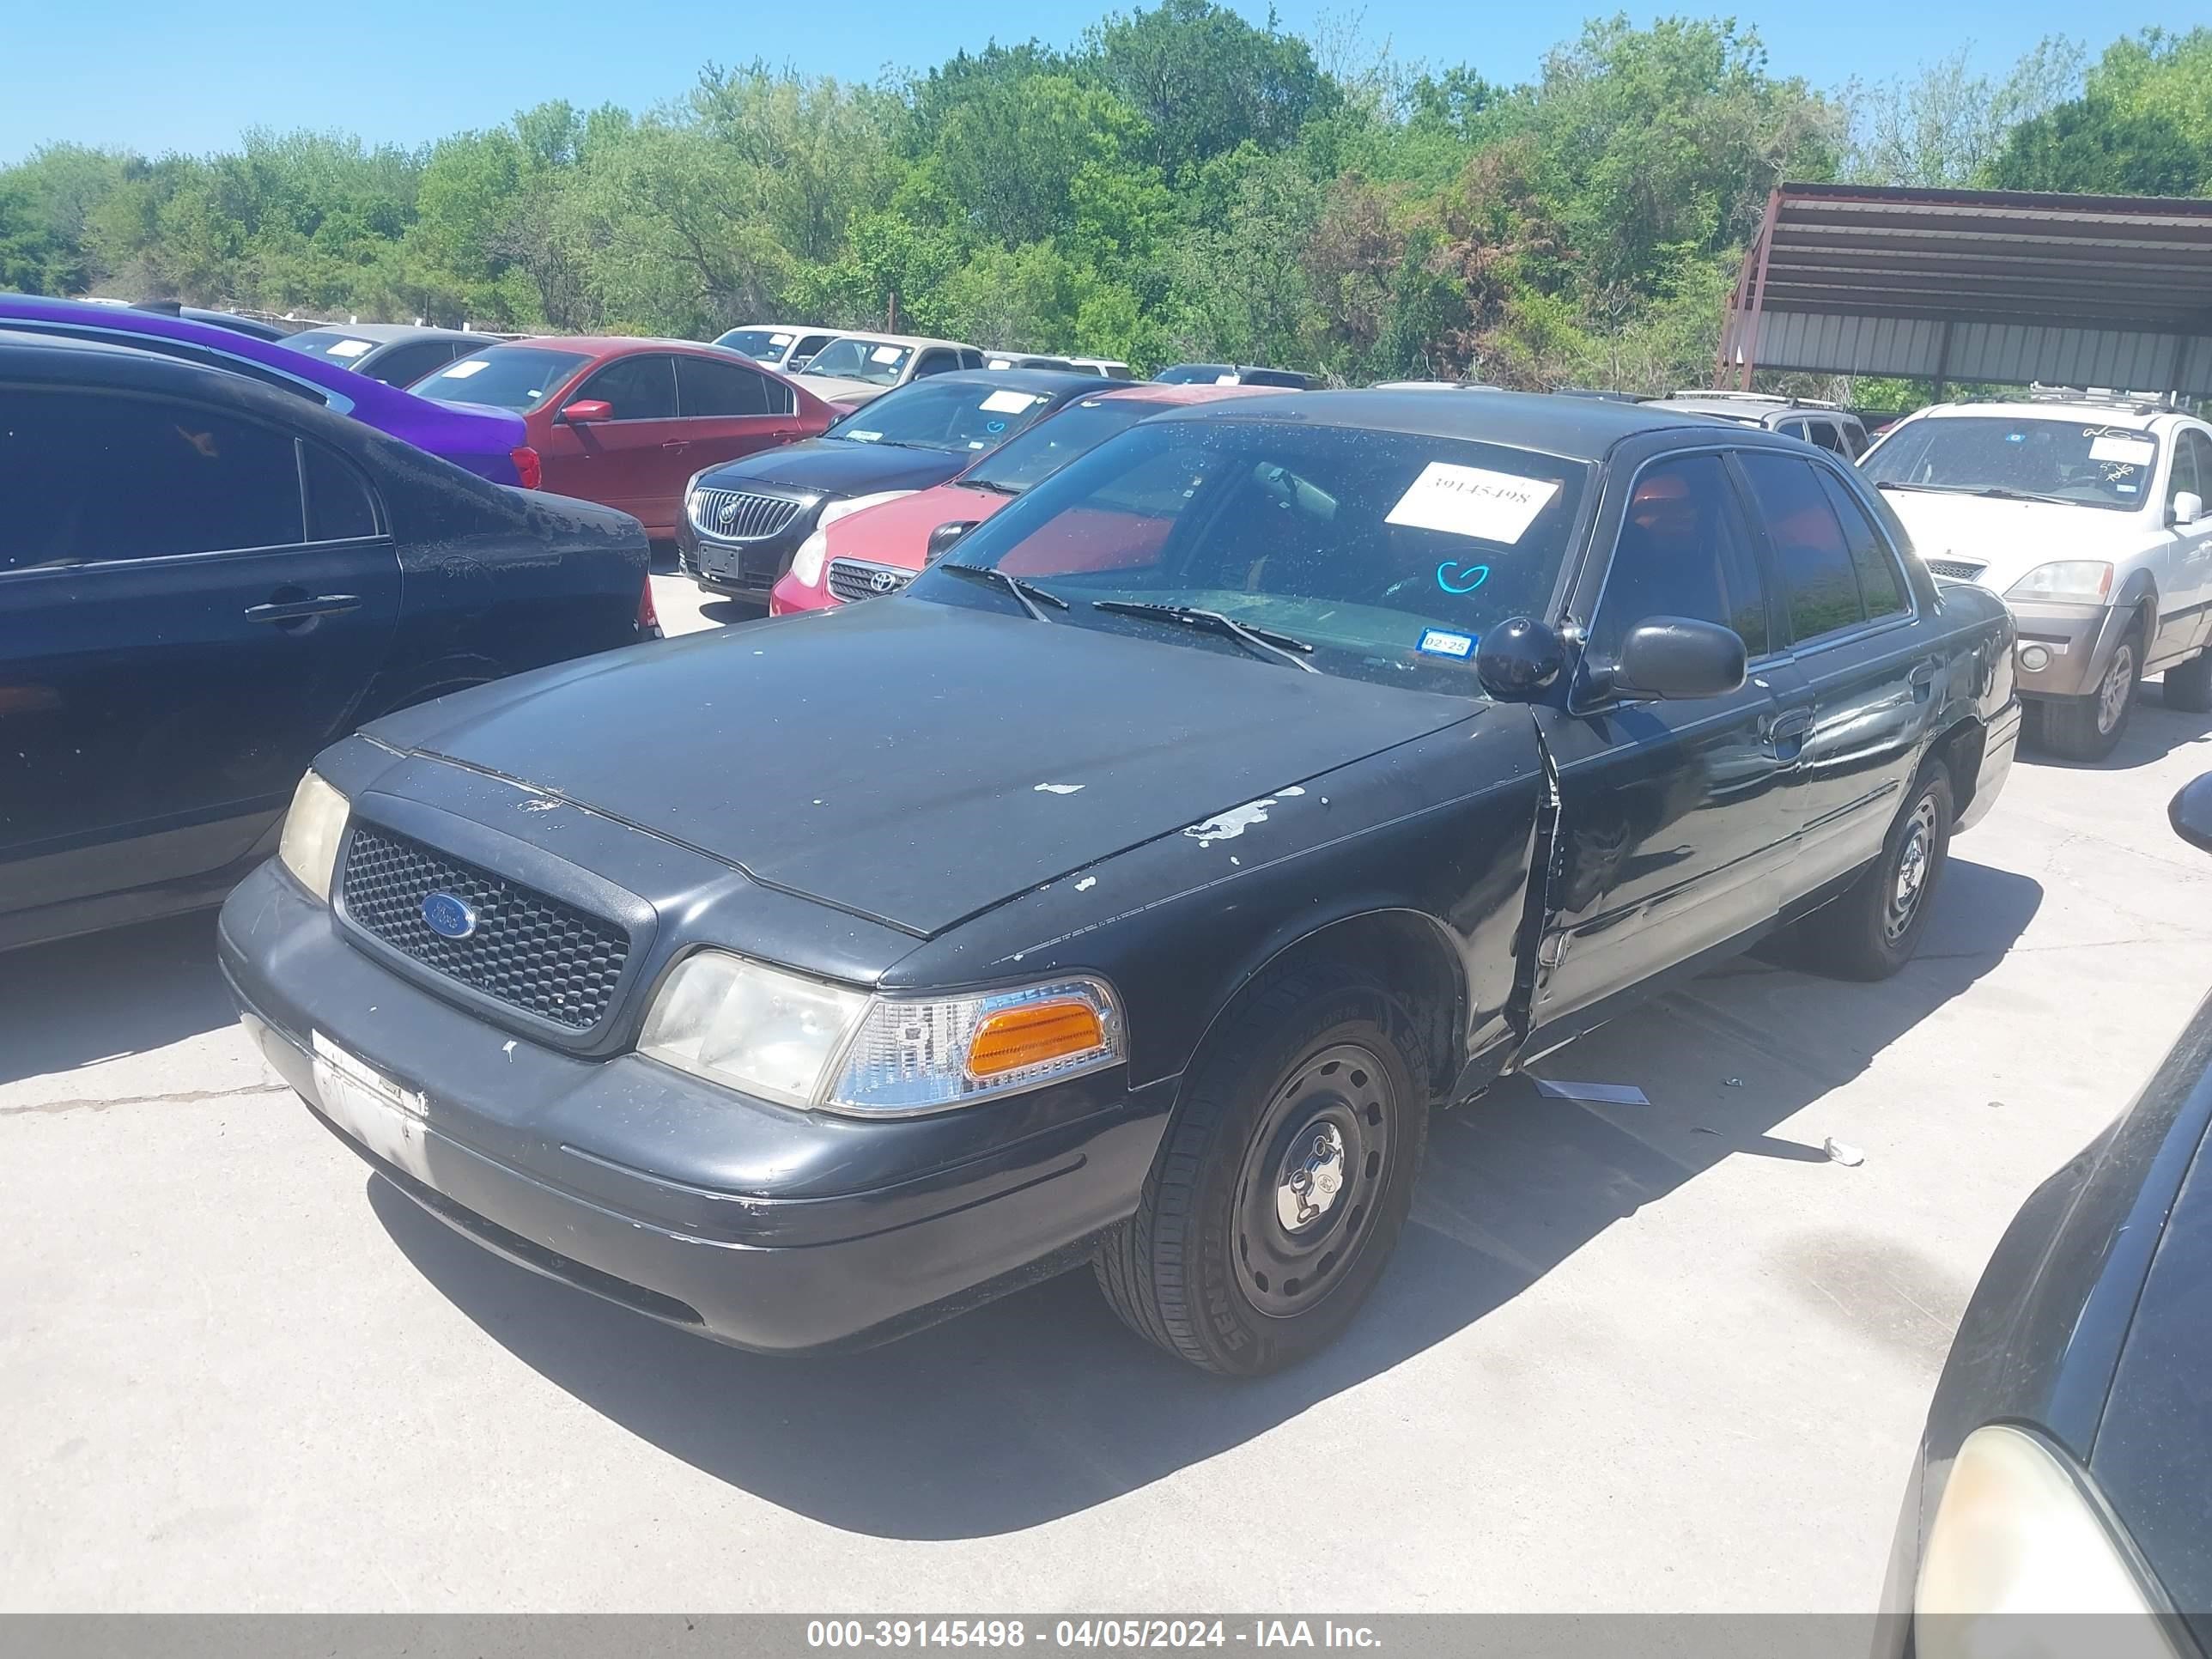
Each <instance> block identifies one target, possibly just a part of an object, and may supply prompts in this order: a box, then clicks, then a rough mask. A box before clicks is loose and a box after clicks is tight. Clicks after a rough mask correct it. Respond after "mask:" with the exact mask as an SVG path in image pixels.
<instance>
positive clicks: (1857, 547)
mask: <svg viewBox="0 0 2212 1659" xmlns="http://www.w3.org/2000/svg"><path fill="white" fill-rule="evenodd" d="M1820 488H1821V489H1823V490H1825V491H1826V493H1827V497H1828V505H1829V506H1830V507H1833V508H1835V510H1836V521H1837V522H1838V524H1840V525H1842V526H1843V527H1844V545H1845V546H1846V547H1848V548H1850V554H1851V568H1853V569H1855V570H1856V571H1857V572H1858V578H1859V594H1860V597H1861V598H1863V599H1865V601H1866V613H1867V615H1868V616H1869V617H1895V616H1900V615H1902V614H1903V613H1904V612H1905V609H1906V605H1905V581H1904V579H1903V578H1902V577H1900V576H1899V574H1897V561H1896V560H1895V559H1893V558H1892V557H1891V556H1890V552H1889V548H1888V546H1887V544H1885V543H1884V542H1883V541H1882V539H1881V536H1880V535H1879V534H1878V533H1877V532H1875V527H1874V520H1871V519H1869V518H1868V517H1867V515H1866V509H1865V508H1864V507H1861V506H1860V505H1859V504H1858V502H1857V501H1855V500H1853V499H1852V496H1851V493H1850V490H1848V489H1844V486H1843V485H1842V484H1841V483H1838V481H1837V480H1836V479H1835V478H1834V477H1832V475H1830V474H1829V473H1827V472H1825V471H1824V472H1822V473H1820Z"/></svg>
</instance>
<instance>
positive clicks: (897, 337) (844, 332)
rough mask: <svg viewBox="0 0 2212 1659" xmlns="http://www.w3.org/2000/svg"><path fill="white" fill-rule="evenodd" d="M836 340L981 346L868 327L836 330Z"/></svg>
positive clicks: (957, 347) (962, 347) (975, 348)
mask: <svg viewBox="0 0 2212 1659" xmlns="http://www.w3.org/2000/svg"><path fill="white" fill-rule="evenodd" d="M836 340H866V341H869V342H871V343H873V344H876V345H896V346H917V347H918V346H951V348H952V349H954V350H955V351H980V350H981V349H982V348H981V346H971V345H969V344H967V343H965V342H963V341H960V340H939V339H937V338H935V337H933V336H930V335H927V334H878V333H877V332H876V331H875V330H873V329H870V328H848V329H840V330H837V331H836V339H835V340H832V341H831V342H830V343H831V344H833V345H834V344H836Z"/></svg>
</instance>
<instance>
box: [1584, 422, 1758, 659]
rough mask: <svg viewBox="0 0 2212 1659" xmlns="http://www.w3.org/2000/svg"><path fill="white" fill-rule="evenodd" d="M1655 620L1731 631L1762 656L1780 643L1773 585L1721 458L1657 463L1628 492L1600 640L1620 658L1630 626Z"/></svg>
mask: <svg viewBox="0 0 2212 1659" xmlns="http://www.w3.org/2000/svg"><path fill="white" fill-rule="evenodd" d="M1651 617H1692V618H1694V619H1695V620H1697V621H1699V622H1710V623H1719V624H1720V625H1721V626H1722V627H1723V628H1732V629H1735V631H1736V633H1737V634H1738V635H1741V638H1742V640H1743V647H1744V649H1745V651H1746V652H1747V653H1749V654H1750V655H1752V656H1753V657H1758V656H1761V655H1764V654H1765V653H1766V651H1767V650H1768V649H1769V648H1770V647H1771V641H1770V639H1769V637H1768V629H1767V618H1766V588H1765V582H1764V581H1763V580H1761V579H1760V576H1759V561H1758V559H1757V558H1756V557H1754V556H1753V553H1752V550H1751V543H1750V538H1749V537H1748V536H1747V534H1746V532H1745V530H1744V527H1743V522H1742V519H1741V514H1740V513H1739V512H1738V511H1737V507H1736V501H1735V486H1734V485H1733V484H1731V483H1729V477H1728V470H1727V468H1726V467H1724V466H1723V465H1722V464H1721V459H1720V457H1719V456H1717V455H1686V456H1683V457H1682V458H1681V459H1679V460H1671V461H1658V462H1655V463H1653V464H1652V465H1650V466H1647V467H1645V468H1644V471H1642V472H1641V473H1640V474H1639V475H1638V477H1637V480H1636V487H1635V489H1633V490H1632V491H1631V493H1630V495H1629V498H1628V507H1627V508H1626V512H1625V513H1623V514H1622V517H1621V524H1620V540H1619V541H1618V542H1616V543H1615V544H1614V545H1613V563H1612V565H1611V567H1610V568H1608V569H1607V572H1606V578H1605V592H1604V593H1603V595H1602V596H1601V598H1600V599H1599V600H1598V608H1597V621H1596V623H1595V626H1594V627H1593V628H1592V629H1591V630H1590V635H1591V641H1592V643H1593V645H1594V646H1595V648H1596V650H1597V651H1598V652H1599V653H1601V654H1602V655H1604V656H1607V657H1618V656H1619V655H1620V646H1621V641H1623V640H1624V639H1626V637H1627V635H1628V630H1629V629H1632V628H1633V627H1635V626H1636V625H1637V623H1640V622H1644V621H1647V620H1649V619H1650V618H1651Z"/></svg>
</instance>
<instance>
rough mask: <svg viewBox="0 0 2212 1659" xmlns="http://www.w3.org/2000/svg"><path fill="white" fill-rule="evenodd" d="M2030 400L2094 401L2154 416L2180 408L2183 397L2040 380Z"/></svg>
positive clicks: (2030, 391)
mask: <svg viewBox="0 0 2212 1659" xmlns="http://www.w3.org/2000/svg"><path fill="white" fill-rule="evenodd" d="M2027 400H2028V402H2030V403H2032V404H2094V405H2095V406H2096V407H2098V408H2100V409H2124V410H2127V411H2128V412H2129V413H2130V414H2131V415H2155V414H2157V413H2159V412H2160V410H2178V409H2179V408H2181V406H2182V402H2181V399H2180V398H2178V397H2176V396H2175V395H2174V394H2173V393H2172V392H2120V391H2115V390H2114V389H2113V388H2112V387H2111V386H2047V385H2044V384H2042V383H2040V382H2039V383H2037V384H2035V385H2033V386H2029V387H2028V389H2027Z"/></svg>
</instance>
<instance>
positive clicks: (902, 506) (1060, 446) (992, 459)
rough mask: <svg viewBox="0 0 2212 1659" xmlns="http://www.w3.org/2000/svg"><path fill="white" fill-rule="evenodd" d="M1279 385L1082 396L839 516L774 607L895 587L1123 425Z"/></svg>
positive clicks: (803, 606)
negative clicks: (916, 486) (945, 477)
mask: <svg viewBox="0 0 2212 1659" xmlns="http://www.w3.org/2000/svg"><path fill="white" fill-rule="evenodd" d="M1282 389H1283V388H1281V387H1279V386H1164V385H1161V384H1159V383H1158V382H1157V381H1150V380H1147V381H1145V382H1142V383H1140V384H1139V385H1136V386H1129V387H1128V388H1127V389H1126V390H1115V391H1113V392H1100V393H1098V394H1097V396H1096V397H1091V398H1077V399H1076V400H1075V401H1074V402H1073V403H1071V404H1068V405H1067V407H1066V408H1065V409H1063V410H1060V411H1059V412H1058V413H1057V414H1054V415H1049V416H1046V417H1045V418H1044V419H1043V420H1042V421H1039V422H1037V423H1036V425H1035V426H1033V427H1031V428H1030V429H1029V430H1028V431H1026V432H1024V433H1022V434H1020V435H1018V436H1016V437H1012V438H1009V439H1008V440H1007V441H1006V442H1005V443H1003V444H1001V445H1000V447H998V448H996V449H994V450H993V451H992V452H991V453H989V454H987V455H986V456H984V457H983V458H982V459H981V460H979V461H977V462H976V463H975V465H973V466H971V467H969V469H968V470H967V471H965V472H963V473H962V474H961V475H960V476H959V477H957V478H954V479H953V480H951V482H950V483H941V484H939V485H938V486H937V487H936V488H935V489H924V490H921V491H918V492H916V493H915V494H913V495H902V496H900V497H899V498H898V499H897V500H896V501H885V502H884V504H883V505H882V506H881V507H868V508H866V510H864V511H862V512H859V513H853V514H851V515H850V516H849V517H847V518H842V519H839V520H836V521H835V522H833V523H831V524H830V525H829V526H828V527H827V528H826V529H824V530H823V531H822V532H821V533H820V535H819V537H818V538H809V540H810V544H811V542H812V541H814V540H817V539H818V540H819V541H820V543H821V544H822V545H821V546H820V547H818V548H817V547H812V546H811V545H810V546H807V547H802V548H800V549H799V556H798V557H796V558H794V559H793V561H792V563H791V568H790V569H789V570H787V571H786V572H785V573H784V575H783V578H782V580H780V581H778V582H777V583H776V585H775V591H774V592H771V593H770V594H769V605H768V613H769V616H771V617H781V616H785V615H787V614H788V613H789V612H791V611H819V610H821V609H822V608H823V607H824V606H825V605H843V604H845V603H847V602H848V601H850V600H853V599H872V598H874V597H875V596H876V595H877V594H878V593H894V592H897V591H898V590H899V589H900V588H902V587H904V586H906V585H907V584H908V582H910V581H912V580H914V579H915V575H917V574H919V573H920V572H921V568H922V567H923V566H924V565H926V564H927V563H928V562H930V561H931V560H932V559H933V558H934V557H936V556H938V555H939V554H940V553H943V552H944V551H945V550H946V549H947V548H949V547H951V545H952V544H953V542H954V541H956V540H957V539H958V538H959V537H960V536H962V535H963V534H965V533H966V532H967V531H969V530H970V529H972V528H974V527H975V526H976V525H979V524H981V522H982V521H983V520H986V519H987V518H989V517H990V516H991V515H992V514H993V513H996V512H997V511H998V510H999V509H1000V507H1004V506H1005V505H1006V503H1007V502H1008V501H1012V500H1013V499H1014V497H1015V496H1017V495H1020V494H1021V493H1022V492H1023V491H1024V490H1025V489H1028V488H1029V487H1030V485H1031V484H1034V483H1039V482H1041V481H1042V480H1043V479H1045V478H1048V477H1051V476H1052V474H1054V472H1057V471H1060V468H1061V467H1063V466H1065V465H1067V464H1068V463H1069V462H1070V461H1072V460H1073V459H1075V458H1076V457H1077V456H1079V455H1081V454H1084V453H1087V452H1089V451H1090V450H1092V449H1095V448H1097V447H1098V446H1099V445H1100V444H1102V443H1104V442H1105V441H1106V440H1107V439H1109V438H1110V437H1112V436H1113V435H1115V433H1117V432H1119V431H1121V429H1122V428H1124V427H1128V426H1133V425H1135V424H1136V423H1137V422H1139V421H1141V420H1143V419H1144V418H1145V416H1147V415H1155V414H1158V412H1159V411H1160V410H1163V409H1165V408H1168V407H1169V406H1170V405H1171V404H1204V403H1212V402H1215V401H1217V400H1218V399H1220V398H1252V397H1262V396H1265V395H1267V393H1269V392H1278V391H1280V390H1282ZM810 554H811V556H810Z"/></svg>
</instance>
